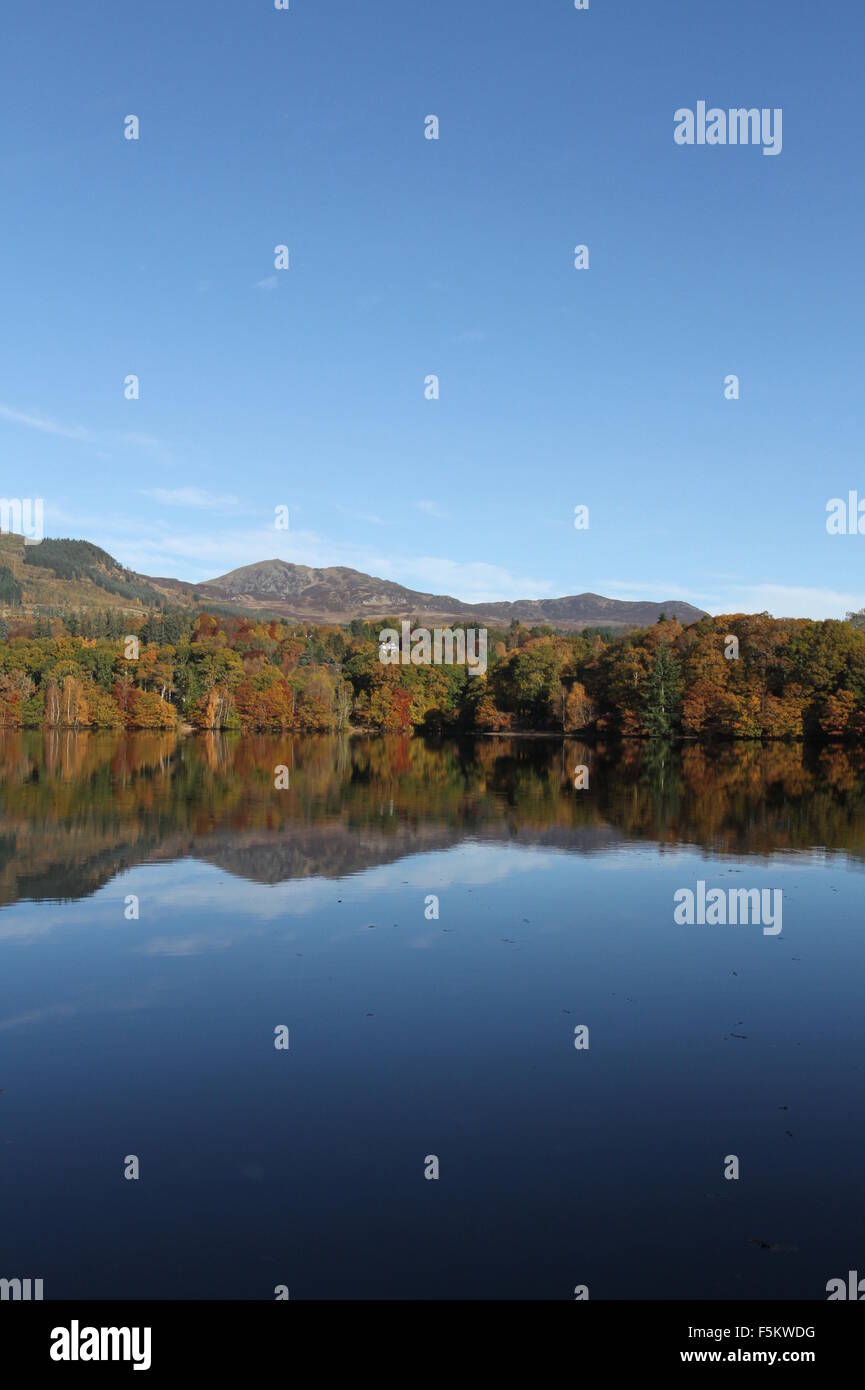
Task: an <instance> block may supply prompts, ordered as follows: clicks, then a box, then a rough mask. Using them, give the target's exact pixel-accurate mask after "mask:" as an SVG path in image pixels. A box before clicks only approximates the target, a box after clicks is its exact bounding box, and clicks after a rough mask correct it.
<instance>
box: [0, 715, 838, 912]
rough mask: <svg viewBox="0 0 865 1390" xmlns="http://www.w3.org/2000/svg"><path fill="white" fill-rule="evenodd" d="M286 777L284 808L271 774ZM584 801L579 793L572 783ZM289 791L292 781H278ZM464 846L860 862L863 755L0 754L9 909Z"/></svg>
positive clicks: (64, 741) (473, 743) (400, 746)
mask: <svg viewBox="0 0 865 1390" xmlns="http://www.w3.org/2000/svg"><path fill="white" fill-rule="evenodd" d="M279 766H284V767H285V768H287V769H288V786H287V787H286V788H284V789H282V790H277V789H276V787H275V785H274V781H275V775H276V769H277V768H278V767H279ZM579 766H585V767H587V768H588V788H586V789H583V790H575V786H574V782H575V771H576V769H577V767H579ZM283 780H284V779H283ZM468 839H476V840H484V841H503V840H504V841H512V842H517V843H521V844H524V845H538V846H546V847H548V848H556V849H560V850H563V851H571V852H575V853H604V852H606V851H609V850H610V849H614V848H616V847H617V846H619V845H621V844H622V843H623V841H626V840H645V841H647V842H650V843H651V842H654V843H656V844H659V845H677V844H692V845H698V846H700V847H702V848H704V849H707V850H711V851H712V852H715V853H719V854H730V855H741V854H745V853H749V854H768V853H771V852H777V851H805V850H811V849H814V848H820V849H826V850H829V851H843V852H845V853H847V854H849V855H851V856H855V857H862V856H863V855H865V752H863V751H862V750H858V751H857V750H848V749H844V748H840V747H829V748H823V749H819V750H813V749H807V748H803V747H802V746H800V745H796V744H789V745H788V744H772V745H770V746H767V747H764V746H761V745H760V744H737V745H731V746H723V747H719V748H717V749H713V748H707V747H706V746H704V745H701V746H693V745H685V746H684V747H679V748H666V747H659V746H658V745H656V744H648V743H647V744H639V743H629V744H624V745H615V746H611V747H606V748H605V747H589V746H587V745H585V744H581V743H578V742H576V741H574V740H571V739H568V740H566V741H564V742H561V741H557V740H548V739H523V740H521V739H507V738H487V739H473V740H466V741H459V742H456V741H455V742H445V743H436V744H434V743H430V742H425V741H424V740H422V739H420V738H401V737H396V736H393V737H379V738H347V737H337V736H310V735H304V736H302V737H295V738H292V737H284V738H273V737H265V736H261V737H237V736H235V737H232V736H222V735H218V734H202V735H198V736H195V737H190V738H180V737H178V736H176V735H174V734H135V735H122V734H86V733H77V734H76V733H73V732H68V733H67V732H62V733H57V732H43V731H33V732H22V733H14V734H13V733H4V734H2V735H0V902H2V903H4V904H8V903H13V902H16V901H18V900H19V899H21V898H31V899H46V898H54V899H57V898H80V897H85V896H87V895H88V894H90V893H92V892H94V891H95V890H96V889H97V888H99V887H101V886H102V884H104V883H106V882H108V881H109V880H110V879H112V878H113V877H114V876H115V875H116V874H118V873H120V872H122V871H123V870H126V869H128V868H130V867H132V866H133V865H136V864H138V863H141V862H143V861H147V860H151V861H154V860H167V859H179V858H185V857H193V858H196V859H199V860H202V861H206V862H208V863H211V864H214V865H216V866H218V867H219V868H222V869H224V870H226V871H227V872H229V873H231V874H235V875H239V876H242V877H245V878H247V879H251V880H254V881H256V882H262V883H276V882H280V881H283V880H286V879H293V878H303V877H308V876H311V875H321V876H325V877H340V876H343V875H346V874H351V873H358V872H361V871H363V870H365V869H368V868H370V867H372V866H373V865H377V864H383V863H390V862H393V861H394V860H397V859H400V858H402V857H404V856H406V855H411V854H418V853H423V852H426V851H432V850H441V849H446V848H448V847H450V846H453V845H455V844H458V843H459V842H461V841H464V840H468Z"/></svg>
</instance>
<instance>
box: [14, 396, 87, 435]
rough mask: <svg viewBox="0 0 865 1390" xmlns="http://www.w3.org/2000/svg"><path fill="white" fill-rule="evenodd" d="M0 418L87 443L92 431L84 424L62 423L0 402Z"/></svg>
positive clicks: (28, 427)
mask: <svg viewBox="0 0 865 1390" xmlns="http://www.w3.org/2000/svg"><path fill="white" fill-rule="evenodd" d="M0 420H8V421H9V423H10V424H11V425H23V426H24V428H25V429H28V430H39V432H40V433H41V434H54V435H58V436H59V437H60V438H61V439H76V440H79V441H80V442H81V443H83V444H85V443H87V442H88V440H90V438H91V434H90V431H89V430H87V429H85V428H84V426H83V425H61V424H58V422H57V421H56V420H48V419H46V417H45V416H44V415H37V414H35V412H33V411H29V412H28V411H25V410H13V409H12V407H11V406H8V405H2V404H0Z"/></svg>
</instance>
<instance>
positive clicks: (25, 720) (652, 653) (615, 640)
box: [0, 611, 865, 741]
mask: <svg viewBox="0 0 865 1390" xmlns="http://www.w3.org/2000/svg"><path fill="white" fill-rule="evenodd" d="M394 626H398V620H396V619H392V618H390V619H382V620H381V621H380V622H376V623H374V624H372V623H368V622H363V621H360V620H358V621H355V622H353V623H351V624H349V625H348V626H347V627H340V626H332V625H324V624H318V625H310V624H301V623H289V622H283V621H280V620H277V619H269V618H268V619H264V620H257V619H255V618H250V617H237V616H231V615H228V614H221V613H212V612H200V613H198V614H195V615H192V614H189V613H184V612H171V611H169V612H160V611H154V612H152V613H151V614H149V615H148V616H147V617H146V618H144V619H143V620H141V619H139V620H138V622H137V624H136V623H133V624H132V625H131V626H130V620H129V618H128V617H127V618H126V619H125V620H124V619H123V618H121V617H120V616H119V615H118V614H117V613H116V612H114V613H106V614H94V613H87V614H74V613H67V614H65V615H63V616H62V617H61V616H54V617H46V616H44V615H43V616H42V617H41V618H39V619H36V620H25V619H20V620H14V621H12V620H10V619H9V618H8V617H7V618H6V619H3V620H2V621H0V727H5V728H31V727H39V726H42V725H46V726H49V727H53V728H77V729H88V728H91V729H92V728H114V729H119V728H134V729H175V728H178V727H183V726H187V727H190V728H192V729H198V730H205V729H222V730H237V731H241V732H253V731H281V730H309V731H313V730H315V731H340V730H347V729H350V728H355V729H358V728H359V729H369V730H378V731H384V732H394V733H406V732H410V731H412V730H416V729H421V730H425V731H427V732H438V733H447V732H452V733H463V732H464V733H472V732H475V733H477V732H480V733H502V734H504V733H521V732H528V731H538V732H550V731H556V732H560V733H580V734H584V735H597V736H599V737H610V736H613V737H616V736H622V737H626V738H633V737H638V738H651V739H670V738H677V737H685V738H697V739H705V740H708V739H724V738H727V739H730V738H756V739H778V738H786V739H850V740H855V741H863V740H865V624H863V621H862V618H861V615H851V618H850V619H849V620H848V621H840V620H838V621H836V620H826V621H814V620H811V619H805V618H798V619H774V618H771V617H770V616H769V615H768V614H765V613H763V614H750V615H744V614H738V615H732V616H730V615H727V616H725V617H722V618H718V617H706V618H703V619H701V620H700V621H699V622H696V623H692V624H690V625H689V626H687V627H683V626H682V625H681V624H679V623H678V622H673V621H665V620H664V619H663V617H662V619H661V620H660V621H659V622H658V623H656V624H655V625H654V626H652V627H649V628H645V629H642V630H639V631H632V632H627V633H624V634H616V633H613V632H611V631H609V630H603V629H587V630H584V631H582V632H579V633H570V634H562V633H559V632H556V631H554V630H553V629H551V628H549V627H533V628H528V627H525V626H523V625H522V624H520V623H517V622H513V623H512V624H511V626H510V627H509V628H508V629H507V630H501V631H493V630H490V631H489V633H488V646H489V665H488V669H487V671H486V673H485V674H484V675H477V674H472V673H470V671H469V670H467V669H466V667H464V666H456V665H452V666H448V665H440V666H429V665H417V666H414V665H408V666H403V665H399V666H394V665H390V664H385V663H383V662H382V661H381V659H380V652H379V633H380V632H381V631H382V629H383V628H385V627H394ZM121 629H123V630H121ZM131 636H134V637H135V638H136V639H137V654H136V655H134V656H132V655H130V651H131V650H133V649H135V648H136V644H130V642H129V638H130V637H131Z"/></svg>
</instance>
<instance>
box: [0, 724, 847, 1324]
mask: <svg viewBox="0 0 865 1390" xmlns="http://www.w3.org/2000/svg"><path fill="white" fill-rule="evenodd" d="M280 764H282V765H284V766H286V767H287V768H288V771H289V781H290V785H289V787H288V789H285V790H279V791H277V790H275V789H274V769H275V768H276V767H277V766H278V765H280ZM580 764H582V765H585V766H587V767H588V769H589V787H588V789H587V790H580V791H576V790H575V789H574V770H575V768H576V766H577V765H580ZM863 864H865V758H863V756H862V755H861V754H849V753H845V752H844V751H843V750H829V751H825V752H822V753H821V752H807V751H805V752H803V750H802V749H800V748H795V747H794V748H786V747H777V748H771V749H762V748H759V747H743V748H738V749H726V750H723V751H720V752H717V753H714V754H712V753H707V752H705V751H703V750H700V749H697V748H688V749H686V750H684V752H670V751H666V752H661V751H658V750H653V749H650V748H639V747H628V748H625V749H624V750H614V749H609V750H603V749H589V748H586V747H585V746H583V745H580V744H577V743H574V742H566V743H565V744H564V745H563V744H562V743H561V742H558V741H547V740H538V741H522V742H521V741H516V740H510V741H509V740H502V739H495V740H493V739H487V740H478V741H472V742H467V743H460V744H456V743H454V744H444V745H439V746H432V745H429V744H427V743H424V742H423V741H421V740H403V739H369V740H367V739H351V740H349V739H336V738H304V739H295V740H292V739H267V738H260V739H259V738H246V739H240V738H237V739H229V738H220V737H216V736H200V737H197V738H189V739H186V740H178V739H176V738H174V737H173V736H162V735H158V736H157V735H152V736H150V735H147V736H136V737H120V736H114V735H88V734H79V735H74V734H69V735H44V734H42V733H33V734H21V735H10V734H6V735H3V736H2V737H0V903H2V907H0V1092H2V1093H0V1276H2V1277H10V1278H11V1277H21V1278H26V1277H30V1278H42V1279H43V1280H44V1285H45V1297H46V1298H52V1297H54V1298H79V1297H80V1298H112V1297H114V1298H134V1299H138V1298H252V1299H271V1298H273V1293H274V1288H275V1286H276V1285H278V1284H284V1285H287V1286H288V1288H289V1289H290V1291H291V1297H292V1299H297V1298H301V1299H302V1298H384V1297H398V1298H478V1297H485V1298H543V1299H568V1298H571V1297H573V1290H574V1286H575V1285H577V1284H586V1285H588V1287H589V1289H590V1292H591V1297H592V1298H593V1299H594V1298H652V1297H654V1298H687V1297H698V1298H715V1297H721V1298H725V1297H727V1298H814V1299H822V1298H825V1296H826V1294H825V1285H826V1281H827V1280H828V1279H830V1278H832V1277H835V1276H841V1277H844V1278H846V1273H847V1271H848V1269H851V1268H853V1269H856V1268H859V1269H861V1268H865V1266H863V1264H862V1262H863V1259H865V1213H863V1193H862V1176H861V1175H862V1169H863V1163H865V1121H863V1106H862V1089H863V1088H862V1080H863V1075H862V1073H863V1057H865V1008H863V1004H865V983H863V982H865V972H863V892H862V888H863V881H865V880H863ZM699 879H703V880H706V881H707V882H708V883H709V884H710V886H718V887H722V888H728V887H742V888H764V887H766V888H780V889H782V890H783V930H782V932H781V933H780V935H777V936H768V935H764V933H763V931H762V928H761V927H760V926H759V925H748V926H736V927H733V926H723V927H722V926H678V925H676V923H675V922H674V920H673V894H674V892H675V891H676V889H677V888H680V887H690V888H692V889H693V888H694V887H695V886H696V883H697V880H699ZM133 894H134V895H135V896H136V897H137V899H138V903H139V913H140V915H139V917H138V919H137V920H134V919H133V920H129V919H127V916H126V915H125V913H126V910H127V904H128V901H129V895H133ZM429 895H436V896H437V898H438V900H439V917H438V919H437V920H436V919H428V917H427V915H425V902H426V900H427V898H428V897H429ZM280 1024H284V1025H285V1026H287V1027H288V1029H289V1030H290V1048H289V1050H288V1051H277V1050H276V1049H275V1048H274V1029H275V1028H276V1027H277V1026H278V1025H280ZM581 1024H585V1025H588V1027H589V1030H590V1031H589V1037H590V1046H589V1048H588V1050H582V1051H578V1050H575V1048H574V1045H573V1044H574V1029H575V1027H577V1026H578V1025H581ZM131 1154H135V1155H137V1156H138V1158H139V1161H140V1179H139V1180H138V1181H137V1182H136V1181H127V1180H126V1179H124V1176H123V1170H124V1159H125V1157H126V1156H127V1155H131ZM432 1154H434V1155H436V1156H437V1157H438V1159H439V1163H440V1177H439V1180H438V1181H427V1180H425V1178H424V1164H425V1159H426V1156H427V1155H432ZM731 1154H735V1155H737V1156H738V1158H739V1161H740V1165H741V1167H740V1174H741V1176H740V1178H739V1180H738V1181H727V1180H725V1179H724V1176H723V1169H724V1160H725V1156H727V1155H731Z"/></svg>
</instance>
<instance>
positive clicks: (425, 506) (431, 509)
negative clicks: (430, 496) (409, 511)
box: [412, 500, 447, 521]
mask: <svg viewBox="0 0 865 1390" xmlns="http://www.w3.org/2000/svg"><path fill="white" fill-rule="evenodd" d="M412 506H413V507H414V509H415V511H417V512H423V513H424V515H425V516H434V517H435V518H436V519H437V520H438V521H446V520H447V517H446V515H445V513H444V512H443V511H442V509H441V507H440V506H439V504H438V502H431V501H429V500H427V501H424V502H412Z"/></svg>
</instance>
